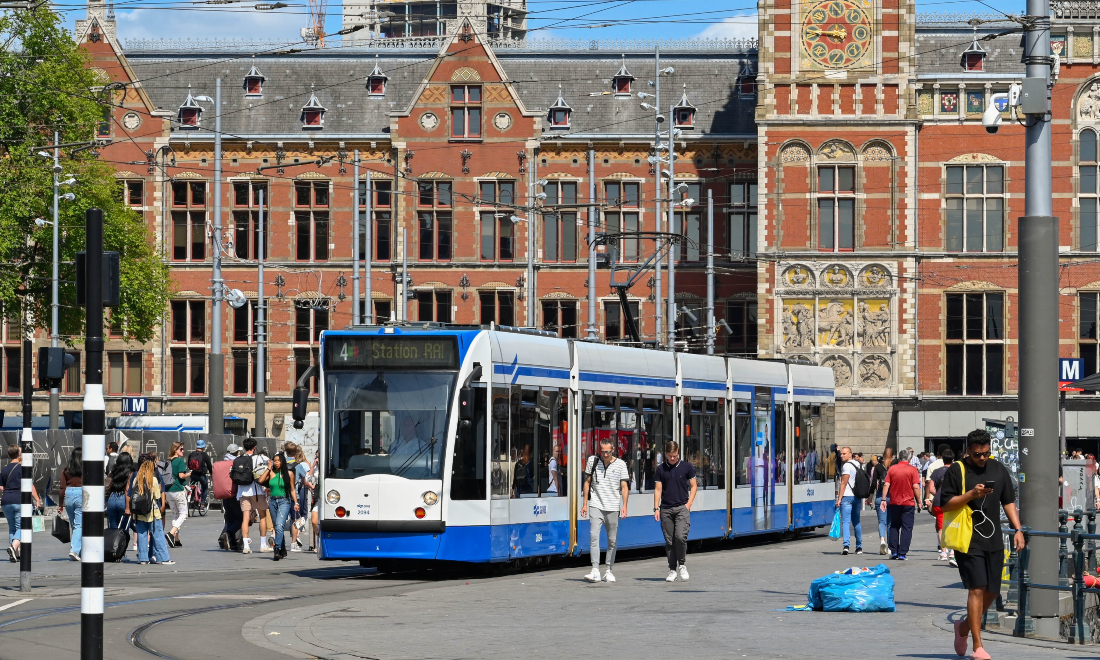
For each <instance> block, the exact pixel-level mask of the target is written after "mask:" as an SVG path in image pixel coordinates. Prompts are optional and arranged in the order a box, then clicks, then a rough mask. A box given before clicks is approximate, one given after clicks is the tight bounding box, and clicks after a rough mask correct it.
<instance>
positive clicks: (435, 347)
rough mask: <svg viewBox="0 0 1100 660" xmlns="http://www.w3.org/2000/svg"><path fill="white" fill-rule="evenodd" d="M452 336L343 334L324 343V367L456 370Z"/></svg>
mask: <svg viewBox="0 0 1100 660" xmlns="http://www.w3.org/2000/svg"><path fill="white" fill-rule="evenodd" d="M457 344H458V340H457V338H455V337H439V336H407V335H406V336H402V337H393V336H390V337H347V336H343V335H337V336H335V337H329V338H328V339H327V341H326V342H325V368H326V369H395V370H405V369H457V368H458V345H457Z"/></svg>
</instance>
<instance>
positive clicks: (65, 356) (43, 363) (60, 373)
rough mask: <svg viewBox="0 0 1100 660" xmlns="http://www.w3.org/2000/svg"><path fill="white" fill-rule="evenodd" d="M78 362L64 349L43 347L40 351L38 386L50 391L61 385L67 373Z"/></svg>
mask: <svg viewBox="0 0 1100 660" xmlns="http://www.w3.org/2000/svg"><path fill="white" fill-rule="evenodd" d="M75 361H76V357H75V356H73V354H72V353H67V352H66V351H65V349H64V348H60V347H58V348H51V347H49V346H42V347H40V348H39V349H38V386H39V388H41V389H49V388H52V387H57V386H59V385H61V379H62V378H64V377H65V371H66V370H67V369H68V368H69V367H70V366H72V364H73V362H75Z"/></svg>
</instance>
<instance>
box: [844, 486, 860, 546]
mask: <svg viewBox="0 0 1100 660" xmlns="http://www.w3.org/2000/svg"><path fill="white" fill-rule="evenodd" d="M861 504H863V501H862V500H860V499H859V498H858V497H851V496H848V497H842V498H840V530H841V535H842V536H843V537H844V545H845V546H848V545H849V544H848V538H849V537H850V535H851V529H850V528H851V527H855V529H856V547H857V548H862V547H863V527H862V526H861V525H860V524H859V507H860V505H861Z"/></svg>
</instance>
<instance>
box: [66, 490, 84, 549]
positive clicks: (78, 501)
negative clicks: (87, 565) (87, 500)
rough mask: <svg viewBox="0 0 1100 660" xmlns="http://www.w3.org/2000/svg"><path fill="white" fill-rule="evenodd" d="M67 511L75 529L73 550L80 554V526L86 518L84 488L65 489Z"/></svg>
mask: <svg viewBox="0 0 1100 660" xmlns="http://www.w3.org/2000/svg"><path fill="white" fill-rule="evenodd" d="M65 513H67V514H69V527H70V528H72V530H73V540H72V551H73V552H75V553H76V554H78V555H79V554H80V528H81V523H82V521H83V519H84V489H83V488H81V487H80V486H69V487H68V488H66V489H65Z"/></svg>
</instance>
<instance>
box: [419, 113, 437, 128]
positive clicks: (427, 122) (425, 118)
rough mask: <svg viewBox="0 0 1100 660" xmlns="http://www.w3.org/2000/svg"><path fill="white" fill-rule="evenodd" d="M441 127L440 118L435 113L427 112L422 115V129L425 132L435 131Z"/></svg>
mask: <svg viewBox="0 0 1100 660" xmlns="http://www.w3.org/2000/svg"><path fill="white" fill-rule="evenodd" d="M438 126H439V117H437V116H436V114H435V113H434V112H425V113H424V114H422V115H420V127H421V128H423V129H424V130H425V131H429V132H430V131H434V130H435V129H436V127H438Z"/></svg>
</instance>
